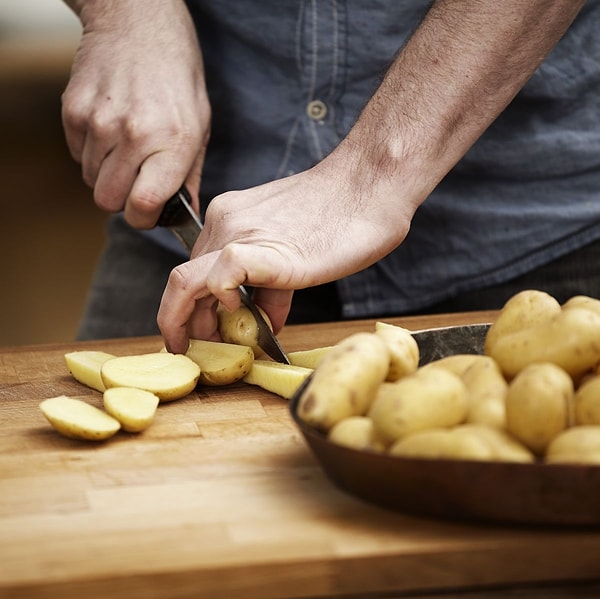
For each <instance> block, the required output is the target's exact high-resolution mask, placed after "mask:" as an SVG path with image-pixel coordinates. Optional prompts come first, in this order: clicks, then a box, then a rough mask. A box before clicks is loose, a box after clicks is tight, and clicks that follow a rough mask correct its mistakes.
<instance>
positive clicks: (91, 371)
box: [65, 350, 115, 392]
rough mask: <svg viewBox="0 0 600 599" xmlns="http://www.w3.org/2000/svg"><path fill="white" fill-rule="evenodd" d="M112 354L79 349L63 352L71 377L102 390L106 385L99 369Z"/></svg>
mask: <svg viewBox="0 0 600 599" xmlns="http://www.w3.org/2000/svg"><path fill="white" fill-rule="evenodd" d="M114 357H115V356H113V355H112V354H108V353H106V352H103V351H94V350H81V351H72V352H69V353H66V354H65V362H66V364H67V369H68V370H69V372H70V373H71V375H72V376H73V378H74V379H75V380H76V381H78V382H80V383H82V384H84V385H86V386H88V387H91V388H92V389H96V391H100V392H104V390H105V389H106V387H105V386H104V383H103V382H102V376H101V375H100V370H101V369H102V364H104V362H106V361H107V360H110V359H111V358H114Z"/></svg>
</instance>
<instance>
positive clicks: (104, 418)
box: [40, 395, 121, 441]
mask: <svg viewBox="0 0 600 599" xmlns="http://www.w3.org/2000/svg"><path fill="white" fill-rule="evenodd" d="M40 410H41V411H42V414H44V416H45V417H46V419H47V420H48V422H49V423H50V424H51V425H52V426H53V427H54V428H55V429H56V430H57V431H58V432H59V433H60V434H61V435H63V436H65V437H68V438H69V439H83V440H86V441H104V440H105V439H108V438H109V437H112V436H113V435H114V434H115V433H116V432H117V431H118V430H119V429H120V428H121V424H120V423H119V421H118V420H117V419H116V418H113V417H112V416H110V415H109V414H107V413H106V412H103V411H102V410H100V409H99V408H96V407H95V406H92V405H91V404H88V403H86V402H85V401H82V400H81V399H75V398H73V397H67V396H66V395H59V396H57V397H51V398H49V399H45V400H44V401H42V402H41V403H40Z"/></svg>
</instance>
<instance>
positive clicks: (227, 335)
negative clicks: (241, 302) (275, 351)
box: [217, 304, 273, 358]
mask: <svg viewBox="0 0 600 599" xmlns="http://www.w3.org/2000/svg"><path fill="white" fill-rule="evenodd" d="M257 308H258V311H259V312H260V313H261V314H262V317H263V318H264V319H265V322H266V323H267V324H268V325H269V328H270V329H271V330H273V327H272V326H271V321H270V320H269V317H268V316H267V313H266V312H265V311H264V310H263V309H262V308H260V307H259V306H257ZM217 323H218V325H217V326H218V328H219V334H220V335H221V339H223V341H224V342H225V343H233V344H236V345H246V346H248V347H251V348H252V351H253V352H254V357H255V358H258V357H259V356H261V355H262V354H263V353H264V352H263V350H262V349H261V348H260V347H259V345H258V324H257V323H256V319H255V318H254V316H253V314H252V312H250V310H249V309H248V308H246V306H240V307H239V308H238V309H237V310H235V311H233V312H229V311H228V310H226V309H225V307H224V306H222V305H221V304H219V305H218V306H217Z"/></svg>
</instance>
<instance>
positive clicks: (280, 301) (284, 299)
mask: <svg viewBox="0 0 600 599" xmlns="http://www.w3.org/2000/svg"><path fill="white" fill-rule="evenodd" d="M293 295H294V292H293V291H291V290H288V289H265V288H262V287H257V288H256V289H255V290H254V293H253V294H252V299H253V300H254V302H255V303H256V304H257V305H258V306H260V307H261V308H262V309H263V310H264V311H265V312H266V313H267V315H268V316H269V320H270V321H271V325H272V326H273V332H274V333H275V334H277V333H279V331H281V329H282V328H283V325H284V324H285V321H286V320H287V317H288V314H289V313H290V309H291V306H292V297H293Z"/></svg>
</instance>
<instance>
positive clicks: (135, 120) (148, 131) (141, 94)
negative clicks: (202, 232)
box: [63, 0, 210, 228]
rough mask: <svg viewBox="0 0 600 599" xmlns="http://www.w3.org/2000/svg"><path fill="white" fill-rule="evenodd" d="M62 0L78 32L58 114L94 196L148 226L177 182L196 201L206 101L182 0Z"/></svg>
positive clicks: (140, 225) (206, 124)
mask: <svg viewBox="0 0 600 599" xmlns="http://www.w3.org/2000/svg"><path fill="white" fill-rule="evenodd" d="M67 3H68V4H69V5H70V6H71V7H72V8H73V10H75V11H76V12H77V13H78V14H79V17H80V19H81V22H82V25H83V35H82V38H81V43H80V46H79V49H78V51H77V54H76V57H75V60H74V64H73V69H72V74H71V79H70V81H69V84H68V86H67V88H66V90H65V92H64V94H63V123H64V129H65V134H66V139H67V143H68V146H69V149H70V151H71V154H72V156H73V158H74V159H75V160H77V161H78V162H80V163H81V166H82V173H83V178H84V180H85V182H86V183H87V184H88V185H89V186H90V187H92V188H93V189H94V200H95V202H96V204H97V205H98V206H99V207H100V208H102V209H104V210H108V211H111V212H118V211H121V210H124V215H125V218H126V220H127V221H128V222H129V223H130V224H131V225H132V226H134V227H137V228H150V227H152V226H153V225H154V224H155V223H156V221H157V219H158V216H159V214H160V211H161V209H162V205H163V204H164V202H166V200H167V199H168V198H169V197H171V196H172V195H173V194H174V193H175V191H176V190H177V189H178V188H179V187H180V185H181V184H182V183H183V182H185V183H186V184H187V187H188V189H189V190H190V192H191V193H192V195H193V197H194V203H195V205H196V207H197V190H198V188H199V182H200V173H201V169H202V164H203V161H204V154H205V149H206V145H207V143H208V138H209V131H210V106H209V103H208V97H207V95H206V90H205V86H204V70H203V64H202V57H201V53H200V48H199V45H198V40H197V37H196V33H195V30H194V26H193V23H192V20H191V17H190V15H189V12H188V11H187V8H186V6H185V3H184V2H182V1H181V0H148V1H146V0H145V1H144V2H122V1H118V0H107V1H106V2H93V1H89V2H86V0H80V1H71V2H67Z"/></svg>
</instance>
